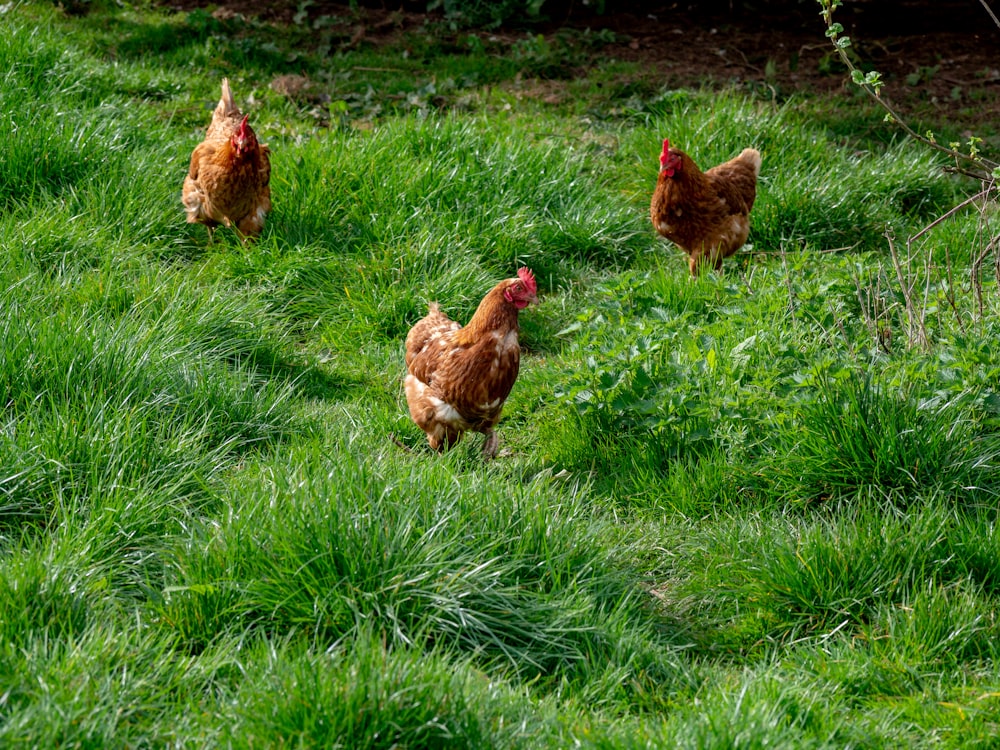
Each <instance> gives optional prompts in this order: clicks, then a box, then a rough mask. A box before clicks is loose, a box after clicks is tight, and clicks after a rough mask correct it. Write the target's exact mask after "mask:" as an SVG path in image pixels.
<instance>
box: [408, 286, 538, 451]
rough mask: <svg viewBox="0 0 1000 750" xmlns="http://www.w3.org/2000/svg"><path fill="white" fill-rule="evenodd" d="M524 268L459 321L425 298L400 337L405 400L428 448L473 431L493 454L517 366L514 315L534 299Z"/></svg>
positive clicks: (445, 444)
mask: <svg viewBox="0 0 1000 750" xmlns="http://www.w3.org/2000/svg"><path fill="white" fill-rule="evenodd" d="M536 292H537V287H536V284H535V277H534V276H533V275H532V273H531V271H530V270H528V269H527V268H522V269H520V270H519V271H518V272H517V277H516V278H512V279H506V280H505V281H501V282H500V283H499V284H497V285H496V286H495V287H493V289H492V290H491V291H490V292H489V294H487V295H486V296H485V297H484V298H483V300H482V302H480V303H479V307H478V308H477V309H476V312H475V314H474V315H473V316H472V320H470V321H469V322H468V324H467V325H465V326H464V327H463V326H460V325H459V324H458V323H456V322H455V321H453V320H451V319H449V318H448V316H447V315H445V314H444V313H442V312H441V310H440V309H439V308H438V305H437V303H432V304H431V306H430V312H428V314H427V316H426V317H424V318H423V319H422V320H420V321H419V322H418V323H417V324H416V325H415V326H413V328H412V329H411V330H410V332H409V334H408V335H407V337H406V369H407V372H408V374H407V376H406V381H405V385H406V402H407V404H409V407H410V416H411V417H412V418H413V421H414V422H416V424H417V426H418V427H419V428H420V429H421V430H423V431H424V432H425V433H427V442H428V443H430V446H431V448H433V449H434V450H443V449H445V448H448V447H450V446H452V445H455V444H456V443H458V441H459V440H460V439H461V437H462V433H464V432H466V431H467V430H473V431H475V432H481V433H482V434H483V435H484V436H485V437H484V439H483V455H484V456H486V457H487V458H493V457H494V456H495V455H496V452H497V444H498V442H499V440H498V438H497V434H496V432H495V430H494V427H495V426H496V424H497V422H499V421H500V412H501V410H502V409H503V405H504V401H506V399H507V396H508V395H510V391H511V388H513V387H514V381H515V380H516V379H517V372H518V368H519V366H520V357H521V347H520V344H519V342H518V338H517V336H518V321H517V314H518V311H519V310H523V309H524V308H525V307H527V306H528V305H529V304H531V303H532V302H535V301H536V300H537V297H536Z"/></svg>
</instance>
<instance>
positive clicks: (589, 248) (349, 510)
mask: <svg viewBox="0 0 1000 750" xmlns="http://www.w3.org/2000/svg"><path fill="white" fill-rule="evenodd" d="M0 12H2V16H0V19H2V20H0V23H2V24H3V25H4V27H5V31H4V33H3V34H2V35H0V71H3V74H2V76H0V110H2V112H3V117H2V118H0V251H2V252H0V331H2V340H0V345H2V353H0V354H2V357H0V405H2V409H3V411H2V413H0V636H2V637H0V744H2V745H3V746H4V747H93V748H96V747H165V746H170V747H199V748H202V747H234V748H262V747H274V746H280V747H286V746H287V747H303V748H305V747H344V748H424V747H434V748H520V747H524V748H528V747H531V748H535V747H551V748H566V747H585V748H610V747H615V748H618V747H654V748H661V747H687V748H699V749H700V748H720V750H721V749H722V748H737V747H738V748H757V747H761V748H763V747H794V748H820V747H830V748H843V747H857V748H877V747H885V748H898V747H935V748H937V747H949V748H957V747H985V746H993V745H992V744H991V743H995V741H996V740H995V737H996V736H997V733H998V732H1000V666H998V663H997V656H998V651H1000V625H998V622H997V608H998V604H1000V533H998V531H997V496H998V492H1000V471H998V462H1000V393H998V381H1000V317H998V312H1000V311H998V307H1000V298H998V294H997V291H998V290H997V281H996V274H995V272H994V263H995V257H994V255H992V254H987V256H986V258H985V260H984V261H983V262H982V263H981V268H980V266H977V265H976V262H977V260H978V256H979V254H980V253H981V252H982V251H983V250H984V248H986V240H987V239H988V238H990V237H992V236H994V235H995V234H996V233H997V231H998V230H997V227H996V222H997V219H996V216H995V212H994V210H993V208H990V207H988V208H985V209H983V210H982V211H978V210H976V209H975V208H968V209H966V210H964V211H962V212H960V213H959V214H957V215H956V216H955V217H954V218H953V219H951V220H949V221H947V222H945V223H942V224H940V225H939V226H938V227H936V228H935V229H933V230H932V231H930V232H928V233H927V234H925V235H924V236H923V237H921V238H920V239H918V240H916V241H915V242H913V243H912V244H910V245H907V242H906V238H907V237H908V236H909V235H911V234H912V233H914V232H915V231H917V230H919V229H920V228H922V227H923V226H925V225H926V224H928V223H929V222H930V221H932V220H933V219H934V218H936V217H938V216H939V215H941V214H942V213H944V212H945V211H947V210H948V209H949V208H950V207H952V206H953V205H955V204H957V203H958V202H960V201H961V200H963V199H964V198H965V197H966V196H968V195H970V194H972V193H973V192H975V191H976V190H978V189H979V187H978V185H974V184H969V183H962V182H958V181H956V179H955V178H952V177H948V176H946V175H944V174H943V173H942V171H941V169H940V168H941V167H942V166H943V162H942V161H941V160H940V159H938V157H936V156H934V155H932V154H929V153H927V152H925V151H924V150H923V149H922V148H920V147H918V146H915V145H913V144H910V143H907V142H905V141H900V140H895V139H893V138H892V137H891V131H889V130H887V128H888V126H886V125H884V124H883V123H882V122H881V114H880V113H879V112H876V111H873V110H869V109H867V108H865V107H864V106H863V105H862V104H860V103H857V104H850V103H849V102H846V103H845V101H837V102H829V101H827V102H824V101H818V100H811V99H808V98H797V99H791V100H788V101H785V102H775V101H773V100H771V99H770V98H768V99H766V100H765V99H758V98H755V97H754V96H753V95H752V93H750V92H740V91H729V92H712V91H707V90H704V91H702V90H670V91H667V90H662V89H658V88H657V87H655V86H646V85H631V84H630V85H622V84H621V81H622V80H625V79H626V78H628V74H630V73H634V72H635V71H634V70H631V69H630V68H629V66H628V65H626V64H624V63H616V62H614V61H612V60H600V59H596V61H595V62H594V64H593V67H592V74H591V77H589V78H586V79H582V78H575V79H565V80H563V81H562V82H561V84H560V85H561V86H563V87H564V90H565V91H566V92H568V96H565V97H563V103H561V104H546V103H544V98H539V97H533V96H524V95H522V94H523V91H522V89H520V88H519V86H520V85H521V84H524V85H525V86H527V83H526V82H528V81H531V80H533V77H534V76H537V75H543V76H548V77H549V78H553V77H554V78H556V79H558V78H559V77H560V76H561V75H564V74H565V68H564V67H563V66H564V65H565V64H566V63H565V61H566V60H571V61H572V62H573V63H574V64H580V63H584V62H587V61H590V60H592V58H593V56H594V55H595V54H597V53H599V50H600V45H601V37H600V35H599V34H595V35H580V36H579V37H578V38H576V39H573V40H571V39H569V38H566V39H564V41H562V42H560V43H559V44H554V43H545V42H540V41H539V40H538V39H537V38H533V37H530V36H526V37H525V39H524V41H523V42H520V43H518V44H515V45H513V46H512V47H507V48H502V49H501V48H499V47H495V46H491V45H490V44H489V43H488V42H483V41H482V40H481V39H478V38H477V39H472V38H463V37H462V35H458V36H457V37H456V36H455V35H454V34H450V33H448V34H445V33H444V31H446V30H445V29H433V28H431V29H428V30H427V33H423V34H414V35H411V36H410V37H408V38H406V39H404V40H403V41H402V42H401V43H400V45H401V46H394V47H388V48H380V49H375V48H372V47H370V46H364V45H362V46H361V47H358V48H343V47H341V46H340V44H339V41H338V40H340V39H341V38H342V36H343V35H347V34H349V32H350V29H349V28H346V29H344V28H341V27H339V26H337V25H336V24H335V23H334V22H333V21H332V20H331V21H330V23H329V24H327V25H325V26H322V27H321V28H319V29H318V30H317V29H307V28H302V27H299V26H295V27H291V28H288V29H283V30H275V29H271V28H269V27H267V26H264V25H262V24H259V23H254V22H248V21H246V20H241V19H230V20H228V21H220V20H217V19H214V18H213V17H211V16H209V15H208V14H206V13H204V12H201V11H198V12H193V13H190V14H173V15H166V14H161V13H156V12H153V11H151V10H148V9H147V10H137V9H133V8H129V7H123V8H122V7H118V6H111V8H110V9H108V8H104V9H101V8H98V9H96V10H94V11H93V12H92V13H90V14H89V15H87V16H85V17H83V18H75V19H69V18H66V17H65V16H63V15H62V14H61V13H60V12H59V11H58V10H56V9H55V8H54V7H53V6H52V5H51V4H47V3H23V4H17V3H16V4H13V5H10V4H8V5H6V6H3V9H2V11H0ZM445 38H447V39H450V40H452V41H451V42H449V43H447V44H446V43H444V42H443V41H441V40H442V39H445ZM456 39H457V41H456ZM817 41H818V42H820V40H817ZM404 51H405V52H406V54H404ZM302 72H306V73H308V75H309V77H310V78H311V79H312V80H313V81H314V82H315V83H314V85H315V86H316V87H317V89H316V91H315V92H314V93H313V95H312V97H311V98H309V97H301V98H298V99H290V98H288V97H286V96H283V95H281V94H279V93H277V92H275V91H274V90H272V89H271V88H269V86H268V84H269V82H270V81H271V80H272V79H273V78H274V77H276V76H278V75H281V74H287V73H302ZM519 73H520V74H521V75H520V77H518V74H519ZM224 75H225V76H229V77H230V79H231V80H232V83H233V89H234V93H235V95H236V97H237V100H238V101H239V102H240V103H241V104H242V105H243V106H244V107H245V109H247V110H248V111H249V112H250V118H251V122H252V124H253V125H254V127H255V129H256V131H257V133H258V134H259V135H260V137H261V138H262V140H264V141H265V142H267V143H268V144H269V145H270V147H271V149H272V153H273V156H272V165H273V179H272V190H273V196H274V211H273V213H272V214H271V216H270V217H269V220H268V223H267V226H266V228H265V231H264V233H263V235H262V237H261V238H260V240H259V241H258V242H256V243H255V244H252V245H250V246H247V247H243V246H241V244H240V243H239V242H238V240H237V239H236V237H235V236H234V235H233V234H232V233H229V232H226V231H219V232H217V233H216V238H217V240H216V242H215V243H214V244H212V245H210V244H209V243H208V242H207V235H206V232H205V230H204V229H203V228H202V227H198V226H189V225H187V224H185V223H184V216H183V212H182V210H181V205H180V200H179V198H180V186H181V182H182V180H183V176H184V173H185V170H186V168H187V163H188V159H189V156H190V153H191V150H192V148H193V147H194V146H195V145H196V144H197V143H198V141H199V140H200V138H201V136H202V134H203V130H204V127H205V125H206V124H207V122H208V118H209V116H210V112H211V108H212V107H213V106H214V104H215V102H216V101H217V99H218V92H219V82H220V79H221V78H222V76H224ZM598 84H600V85H598ZM317 92H318V93H317ZM324 95H325V96H324ZM326 96H328V97H329V99H327V98H326ZM938 127H940V128H941V130H942V132H947V123H940V124H938ZM664 136H669V137H670V139H671V141H672V142H674V143H675V144H677V145H681V146H683V147H684V148H685V149H686V150H687V151H689V153H691V154H692V155H693V156H694V158H695V159H696V160H697V161H698V162H699V163H701V164H703V165H705V166H707V165H710V164H712V163H714V162H717V161H720V160H724V159H727V158H729V157H730V156H733V155H735V154H736V153H738V151H739V150H740V149H741V148H742V147H744V146H748V145H753V146H756V147H757V148H759V149H760V150H761V151H762V153H763V157H764V167H763V172H762V175H761V184H760V186H759V193H758V202H757V205H756V207H755V210H754V214H753V230H752V233H751V238H750V244H749V245H748V246H747V247H746V248H744V251H743V252H742V253H741V254H740V255H738V256H736V257H735V258H732V259H730V260H729V261H727V263H726V267H725V272H724V273H723V274H707V275H704V276H702V277H701V278H699V279H697V280H691V279H689V277H688V272H687V264H686V262H685V259H684V257H683V254H682V253H681V252H680V251H679V250H678V249H676V248H674V247H672V246H669V245H668V244H667V243H666V242H664V241H662V240H660V239H659V238H657V237H656V235H655V233H654V232H653V230H652V228H651V226H650V223H649V219H648V205H649V196H650V193H651V191H652V187H653V185H654V184H655V179H656V169H657V156H658V154H659V149H660V144H661V142H662V138H663V137H664ZM887 228H888V229H890V230H891V231H892V232H893V234H894V237H895V240H894V243H893V246H894V247H895V249H896V258H895V260H894V258H893V254H892V253H891V252H890V245H889V242H888V240H887V238H886V236H885V233H886V230H887ZM522 264H524V265H528V266H530V267H531V268H533V269H534V271H535V274H536V276H537V278H538V280H539V287H540V298H541V303H540V304H539V305H538V306H537V307H532V308H529V309H528V310H527V311H525V312H523V313H522V314H521V321H522V344H523V347H524V357H523V358H522V364H521V375H520V378H519V380H518V382H517V384H516V386H515V388H514V391H513V393H512V395H511V397H510V399H509V401H508V402H507V406H506V409H505V413H504V418H503V420H502V422H501V423H500V426H499V434H500V441H501V451H502V454H501V456H500V457H499V458H498V459H497V460H496V461H494V462H491V463H484V462H483V461H482V460H481V458H480V456H479V452H478V448H479V439H478V438H475V439H472V440H468V441H465V442H463V443H462V444H460V445H459V446H458V447H457V448H456V449H455V450H453V451H451V452H450V453H447V454H445V455H440V456H439V455H435V454H432V453H431V451H430V450H429V449H427V448H426V444H425V442H424V436H423V434H422V433H421V432H420V431H419V430H418V429H417V428H416V427H415V426H414V425H413V424H412V423H411V422H410V420H409V415H408V412H407V410H406V404H405V399H404V398H403V394H402V374H403V372H404V366H403V339H404V338H405V336H406V332H407V330H408V329H409V326H411V325H412V324H413V323H414V322H415V321H416V320H417V319H419V318H420V317H421V316H422V315H423V313H424V311H425V310H426V305H427V303H428V302H429V301H432V300H437V301H439V302H440V303H441V305H442V307H443V309H444V310H445V311H447V312H448V313H449V314H451V315H452V316H453V317H455V318H456V319H458V320H462V321H464V320H467V319H468V317H469V316H470V315H471V314H472V311H473V310H474V309H475V306H476V305H477V304H478V302H479V300H480V299H481V297H482V296H483V294H485V292H486V291H487V290H488V289H489V288H491V287H492V286H493V285H494V284H495V283H496V282H497V281H498V280H500V279H502V278H506V277H509V276H511V275H512V274H513V272H514V270H515V269H516V268H517V267H518V266H519V265H522ZM977 268H980V272H977V271H976V269H977ZM392 436H396V437H397V439H398V440H399V441H401V442H402V443H404V444H405V445H408V446H410V447H411V448H412V452H407V451H405V450H402V449H401V448H400V447H398V446H397V445H396V444H394V442H393V440H392Z"/></svg>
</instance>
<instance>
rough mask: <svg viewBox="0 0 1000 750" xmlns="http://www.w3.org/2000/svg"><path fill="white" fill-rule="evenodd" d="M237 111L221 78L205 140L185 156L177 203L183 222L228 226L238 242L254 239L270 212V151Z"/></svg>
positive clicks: (209, 226) (209, 234) (227, 80)
mask: <svg viewBox="0 0 1000 750" xmlns="http://www.w3.org/2000/svg"><path fill="white" fill-rule="evenodd" d="M247 117H248V116H247V115H244V114H243V113H242V112H240V109H239V107H237V106H236V102H235V101H234V100H233V93H232V91H230V89H229V79H228V78H223V79H222V98H221V99H219V104H218V106H216V108H215V111H214V112H213V113H212V122H211V123H210V124H209V126H208V130H207V131H206V133H205V140H204V141H202V142H201V143H200V144H198V146H197V148H195V150H194V152H193V153H192V154H191V166H190V169H189V170H188V174H187V177H185V178H184V188H183V190H182V192H181V201H182V202H183V203H184V209H185V210H186V211H187V220H188V222H189V223H194V222H198V223H201V224H204V225H205V226H206V227H207V228H208V237H209V239H210V240H211V239H212V230H213V229H214V228H215V227H217V226H218V225H219V224H222V225H224V226H227V227H233V228H234V229H235V230H236V233H237V234H238V235H239V237H240V239H241V240H244V241H246V238H247V237H255V236H257V235H258V234H260V232H261V230H262V229H263V228H264V217H265V216H267V213H268V211H270V210H271V187H270V183H271V160H270V156H269V154H270V150H269V149H268V148H267V146H265V145H263V144H262V143H259V142H258V141H257V135H256V133H254V132H253V129H252V128H251V127H250V125H249V124H248V123H247Z"/></svg>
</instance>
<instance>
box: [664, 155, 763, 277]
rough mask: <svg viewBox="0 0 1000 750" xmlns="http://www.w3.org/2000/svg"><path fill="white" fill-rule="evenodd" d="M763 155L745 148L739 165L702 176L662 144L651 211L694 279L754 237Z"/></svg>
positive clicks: (724, 166) (687, 159)
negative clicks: (685, 258) (752, 217)
mask: <svg viewBox="0 0 1000 750" xmlns="http://www.w3.org/2000/svg"><path fill="white" fill-rule="evenodd" d="M759 174H760V152H759V151H757V150H756V149H752V148H745V149H743V152H742V153H741V154H740V155H739V156H737V157H736V158H735V159H730V160H729V161H727V162H726V163H724V164H720V165H719V166H717V167H713V168H712V169H709V170H708V171H707V172H702V171H701V170H700V169H698V165H697V164H695V163H694V161H693V160H692V159H691V157H690V156H688V155H687V154H685V153H684V152H683V151H681V150H680V149H676V148H670V141H669V140H664V141H663V152H662V153H661V154H660V176H659V178H658V179H657V181H656V190H655V191H654V192H653V200H652V203H650V206H649V215H650V218H652V220H653V226H654V227H655V228H656V231H657V232H659V233H660V234H662V235H663V236H664V237H666V238H667V239H668V240H670V241H671V242H673V243H675V244H677V245H680V247H681V249H683V250H684V252H686V253H687V254H688V256H689V265H690V267H691V275H692V276H697V275H698V271H699V268H700V266H701V265H702V264H703V263H709V264H711V265H712V267H713V268H715V269H716V270H718V269H720V268H722V259H723V258H728V257H729V256H730V255H732V254H733V253H735V252H736V251H737V250H739V249H740V248H741V247H742V246H743V243H745V242H746V241H747V235H748V234H749V233H750V209H752V208H753V202H754V199H755V198H756V197H757V175H759Z"/></svg>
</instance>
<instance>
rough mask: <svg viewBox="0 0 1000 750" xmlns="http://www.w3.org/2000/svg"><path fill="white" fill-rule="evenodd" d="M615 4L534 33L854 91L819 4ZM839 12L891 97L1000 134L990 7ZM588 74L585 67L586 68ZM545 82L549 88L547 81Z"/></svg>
mask: <svg viewBox="0 0 1000 750" xmlns="http://www.w3.org/2000/svg"><path fill="white" fill-rule="evenodd" d="M162 5H163V6H165V7H169V8H172V9H174V10H182V11H190V10H193V9H195V8H204V9H207V10H210V11H211V12H213V13H215V14H219V15H221V16H222V17H231V16H233V15H237V14H239V15H243V16H253V17H256V18H258V19H259V20H261V21H265V22H269V23H275V24H292V23H300V24H301V23H307V24H308V23H312V22H313V21H315V20H316V19H318V18H321V17H324V16H326V17H328V18H336V19H338V20H339V21H340V22H341V23H342V24H344V25H345V27H346V28H349V29H350V33H349V35H348V36H347V37H346V38H345V40H344V42H343V46H344V47H353V46H357V45H360V44H366V43H368V44H374V45H386V44H395V43H399V42H400V41H401V40H402V38H403V37H404V36H405V35H406V34H407V33H408V32H413V31H418V30H421V29H427V28H432V29H433V30H434V33H438V34H452V35H454V36H455V37H456V38H457V37H458V35H459V33H460V32H457V31H449V28H448V25H447V24H446V23H443V21H444V17H443V16H442V15H441V14H435V13H423V12H418V11H416V10H412V9H408V8H407V6H406V5H404V6H402V7H399V6H396V7H395V8H388V7H385V6H384V5H382V6H380V7H364V6H362V7H354V8H351V7H350V5H348V4H344V3H338V2H330V1H329V0H316V1H314V2H311V3H301V2H299V0H278V1H277V2H269V1H267V0H221V2H216V3H207V2H204V1H203V0H165V2H163V3H162ZM607 5H608V6H615V7H616V8H622V9H620V10H613V9H609V10H608V11H607V12H605V13H603V14H597V13H594V12H593V11H590V10H588V8H587V7H586V6H583V5H582V4H580V3H570V4H569V5H568V6H567V8H566V10H565V12H563V13H558V14H553V16H554V17H553V18H551V19H550V20H549V21H548V22H546V23H544V24H541V25H538V26H533V27H531V33H536V34H537V33H542V34H545V35H547V36H548V35H553V34H555V33H557V32H558V31H559V30H560V29H566V28H571V29H579V30H581V31H582V30H584V29H590V30H592V31H599V30H602V29H607V30H610V31H613V32H614V35H615V36H614V40H615V41H613V42H611V43H608V44H606V45H605V46H604V47H602V49H601V51H600V53H599V54H600V56H601V57H604V58H614V59H619V60H625V61H634V62H637V63H639V69H640V71H641V72H640V73H638V74H637V76H639V77H642V78H644V79H647V80H648V79H650V78H655V79H657V80H658V81H662V83H663V85H666V86H670V87H683V86H702V85H732V84H737V85H740V86H746V87H750V88H754V89H759V91H760V92H762V93H764V94H765V95H772V96H774V97H775V98H776V99H783V98H785V97H787V96H789V95H792V94H795V93H800V92H808V93H831V94H838V93H844V94H847V95H854V94H855V93H856V89H855V87H854V86H853V85H851V84H850V83H849V82H848V81H847V78H846V75H845V73H844V71H843V69H842V67H841V66H840V65H839V61H838V60H837V59H836V56H835V55H834V53H833V50H832V47H831V45H830V43H829V42H828V41H827V39H826V38H825V36H824V25H823V22H822V19H821V18H820V16H819V8H818V5H817V4H816V3H814V2H802V3H799V4H798V5H790V4H788V3H785V4H784V5H785V6H788V7H784V8H778V7H774V6H775V5H776V4H774V3H772V4H765V5H766V8H765V9H764V10H753V11H750V10H747V9H741V7H740V4H739V2H735V5H736V6H737V7H736V8H735V9H734V8H730V7H726V8H724V9H722V10H712V9H711V8H709V9H707V10H706V9H705V4H704V3H702V4H698V3H695V4H692V5H688V4H683V3H670V4H662V5H658V4H655V3H638V2H636V3H614V2H609V3H607ZM715 5H719V3H716V4H715ZM837 20H838V21H840V22H841V23H842V24H844V26H845V27H846V33H847V34H849V35H850V36H851V38H852V39H853V40H854V43H855V44H854V47H853V49H854V52H855V53H856V54H857V55H858V58H859V61H860V63H861V64H862V65H863V66H866V67H868V68H874V69H876V70H879V71H880V72H881V73H882V74H883V77H884V79H885V81H886V86H885V88H884V89H883V95H884V96H886V97H887V98H888V99H889V100H891V101H892V102H893V104H894V105H895V106H896V107H897V108H898V109H900V110H901V111H902V112H903V113H905V114H907V115H909V116H912V117H917V118H920V117H927V118H929V119H933V120H938V121H940V120H947V121H949V122H952V123H955V124H956V125H959V126H961V127H968V128H975V129H977V132H980V131H979V130H978V129H982V128H985V129H986V132H985V133H982V134H984V135H995V134H996V132H997V123H998V122H1000V54H998V53H1000V28H998V27H997V25H996V24H995V23H994V22H993V20H992V19H991V18H990V17H989V15H988V14H987V13H986V11H985V9H984V8H983V7H982V5H980V4H979V3H976V2H972V1H971V0H966V1H965V2H958V1H955V0H953V1H948V0H944V1H943V2H937V3H932V2H907V1H906V0H854V1H853V2H848V3H847V4H846V5H845V6H844V7H843V8H841V9H840V10H839V11H838V17H837ZM461 33H468V32H461ZM479 33H483V34H485V35H490V36H493V37H500V38H501V39H504V38H506V39H507V40H509V41H510V42H513V41H514V40H517V39H523V38H524V36H525V34H526V33H527V29H526V28H517V27H507V28H501V29H496V30H493V31H491V32H479ZM579 73H580V75H585V74H586V70H585V69H582V70H580V71H579ZM537 89H538V91H540V92H544V91H545V90H546V87H545V86H544V85H542V86H538V87H537ZM541 95H542V96H544V95H545V94H544V93H543V94H541Z"/></svg>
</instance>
